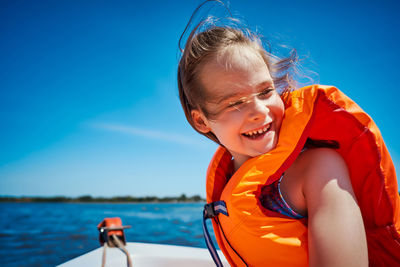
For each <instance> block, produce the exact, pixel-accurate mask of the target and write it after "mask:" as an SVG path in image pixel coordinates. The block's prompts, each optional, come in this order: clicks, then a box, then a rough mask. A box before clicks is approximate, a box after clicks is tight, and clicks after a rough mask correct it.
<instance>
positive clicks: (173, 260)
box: [59, 242, 229, 267]
mask: <svg viewBox="0 0 400 267" xmlns="http://www.w3.org/2000/svg"><path fill="white" fill-rule="evenodd" d="M126 248H127V250H128V251H129V253H130V256H131V259H132V265H133V266H139V267H153V266H154V267H155V266H157V267H163V266H165V267H167V266H176V267H179V266H182V267H183V266H185V267H187V266H191V267H196V266H199V267H200V266H201V267H205V266H210V267H212V266H215V264H214V262H213V260H212V258H211V256H210V254H209V252H208V250H207V249H204V248H193V247H184V246H173V245H159V244H145V243H136V242H128V243H127V245H126ZM106 253H107V255H106V266H110V267H114V266H115V267H118V266H127V263H126V256H125V254H124V253H123V252H122V251H121V250H119V249H118V248H109V247H108V248H107V252H106ZM218 254H219V256H220V258H221V261H222V263H223V265H224V266H229V264H228V262H227V261H226V259H225V257H224V255H223V254H222V252H221V251H218ZM102 255H103V247H100V248H97V249H95V250H93V251H91V252H88V253H86V254H84V255H82V256H79V257H77V258H75V259H72V260H70V261H68V262H66V263H63V264H61V265H59V266H60V267H73V266H99V267H100V266H101V259H102Z"/></svg>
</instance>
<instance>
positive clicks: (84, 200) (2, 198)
mask: <svg viewBox="0 0 400 267" xmlns="http://www.w3.org/2000/svg"><path fill="white" fill-rule="evenodd" d="M204 201H205V199H203V198H202V197H200V196H199V195H195V196H191V197H188V196H186V195H185V194H182V195H180V196H179V197H161V198H160V197H155V196H147V197H132V196H117V197H92V196H89V195H86V196H80V197H65V196H54V197H27V196H23V197H14V196H0V202H67V203H121V202H122V203H144V202H152V203H157V202H165V203H171V202H172V203H174V202H204Z"/></svg>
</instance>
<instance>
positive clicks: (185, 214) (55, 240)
mask: <svg viewBox="0 0 400 267" xmlns="http://www.w3.org/2000/svg"><path fill="white" fill-rule="evenodd" d="M203 205H204V204H202V203H173V204H170V203H168V204H150V203H146V204H69V203H0V221H1V227H0V244H1V249H0V266H54V265H57V264H60V263H63V262H65V261H67V260H70V259H72V258H75V257H77V256H79V255H82V254H84V253H86V252H89V251H91V250H93V249H96V248H98V247H99V246H100V244H99V241H98V230H97V224H98V223H99V222H101V221H102V220H103V218H105V217H120V218H121V219H122V223H123V224H124V225H131V226H132V228H131V229H127V230H125V235H126V239H127V241H128V242H145V243H159V244H174V245H184V246H192V247H205V243H204V240H203V232H202V226H201V223H202V209H203ZM208 223H209V224H208V226H209V230H210V231H211V232H212V230H211V228H212V227H211V224H210V222H208ZM211 234H213V233H211Z"/></svg>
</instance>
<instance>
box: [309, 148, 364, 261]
mask: <svg viewBox="0 0 400 267" xmlns="http://www.w3.org/2000/svg"><path fill="white" fill-rule="evenodd" d="M307 154H308V155H307V160H306V161H308V164H309V166H311V167H310V168H309V170H308V171H307V175H306V177H305V180H304V184H303V193H304V196H305V200H306V204H307V210H308V218H309V220H308V231H309V232H308V239H309V259H310V266H312V267H313V266H368V251H367V243H366V237H365V230H364V224H363V220H362V216H361V212H360V209H359V207H358V204H357V201H356V199H355V197H354V192H353V188H352V185H351V182H350V178H349V174H348V170H347V166H346V163H345V162H344V160H343V158H342V157H341V156H340V155H339V154H338V153H337V152H336V151H334V150H331V149H325V148H319V149H313V150H310V151H307Z"/></svg>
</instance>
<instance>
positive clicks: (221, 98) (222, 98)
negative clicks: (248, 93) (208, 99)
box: [215, 80, 273, 104]
mask: <svg viewBox="0 0 400 267" xmlns="http://www.w3.org/2000/svg"><path fill="white" fill-rule="evenodd" d="M270 85H273V82H272V81H270V80H268V81H264V82H261V83H259V84H258V85H257V86H256V88H257V89H258V88H264V87H265V86H270ZM240 96H242V94H240V93H233V94H227V95H223V96H217V97H216V98H215V103H216V104H221V103H222V102H224V101H227V100H229V99H232V98H237V97H240Z"/></svg>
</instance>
